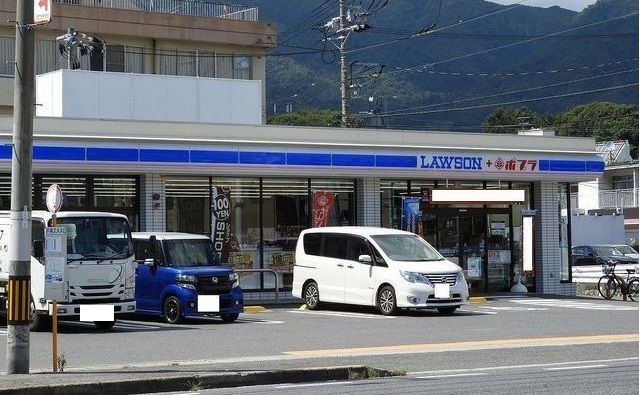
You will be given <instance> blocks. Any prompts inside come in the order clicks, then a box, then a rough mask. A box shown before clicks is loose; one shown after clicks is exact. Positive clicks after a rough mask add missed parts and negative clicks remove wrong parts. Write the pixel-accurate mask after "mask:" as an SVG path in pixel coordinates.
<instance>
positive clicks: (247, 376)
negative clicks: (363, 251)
mask: <svg viewBox="0 0 640 395" xmlns="http://www.w3.org/2000/svg"><path fill="white" fill-rule="evenodd" d="M391 375H393V373H392V372H390V371H387V370H381V369H376V368H371V367H367V366H364V365H359V366H338V367H328V368H308V369H292V370H274V371H258V372H242V373H237V372H229V373H226V374H220V373H216V374H206V373H205V374H190V375H187V376H180V377H162V378H157V379H132V380H122V381H98V382H92V383H73V384H60V385H55V384H52V385H39V386H28V387H23V388H6V389H0V395H10V394H11V395H14V394H16V393H20V394H21V395H62V394H64V395H85V394H92V395H118V394H140V393H149V392H174V391H175V392H177V391H189V390H190V388H192V387H193V386H194V385H197V386H198V387H200V388H202V389H210V388H229V387H238V386H254V385H268V384H286V383H304V382H313V381H327V380H363V379H367V378H373V377H389V376H391ZM26 385H28V384H26Z"/></svg>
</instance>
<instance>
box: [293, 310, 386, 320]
mask: <svg viewBox="0 0 640 395" xmlns="http://www.w3.org/2000/svg"><path fill="white" fill-rule="evenodd" d="M288 312H289V313H294V314H309V315H323V316H331V317H345V318H364V319H369V320H389V319H394V318H396V317H389V316H386V315H374V314H365V313H349V312H341V311H335V312H334V311H308V310H289V311H288Z"/></svg>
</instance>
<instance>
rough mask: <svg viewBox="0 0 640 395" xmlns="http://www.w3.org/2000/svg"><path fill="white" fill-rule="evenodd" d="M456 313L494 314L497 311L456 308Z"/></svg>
mask: <svg viewBox="0 0 640 395" xmlns="http://www.w3.org/2000/svg"><path fill="white" fill-rule="evenodd" d="M458 313H473V314H482V315H496V314H498V312H496V311H482V310H467V309H464V310H463V309H458Z"/></svg>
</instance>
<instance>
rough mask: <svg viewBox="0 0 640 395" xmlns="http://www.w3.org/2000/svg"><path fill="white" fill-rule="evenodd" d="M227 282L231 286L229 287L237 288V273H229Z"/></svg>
mask: <svg viewBox="0 0 640 395" xmlns="http://www.w3.org/2000/svg"><path fill="white" fill-rule="evenodd" d="M229 281H230V282H231V283H232V284H233V285H232V286H231V287H232V288H235V287H237V286H238V273H235V272H234V273H229Z"/></svg>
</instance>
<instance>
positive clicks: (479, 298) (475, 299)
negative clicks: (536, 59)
mask: <svg viewBox="0 0 640 395" xmlns="http://www.w3.org/2000/svg"><path fill="white" fill-rule="evenodd" d="M469 303H487V298H485V297H484V296H472V297H470V298H469Z"/></svg>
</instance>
